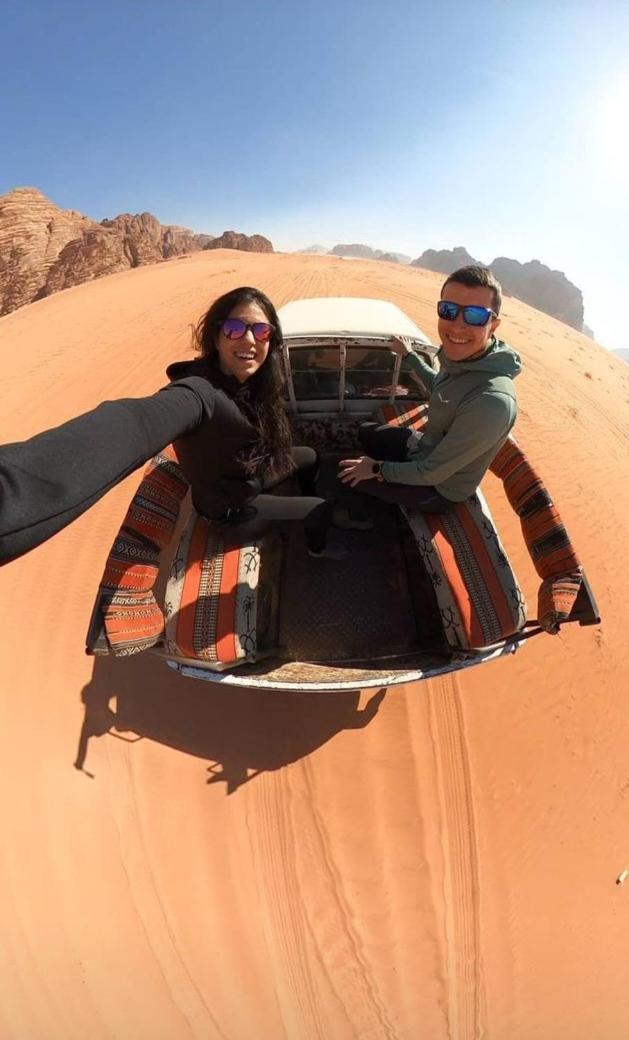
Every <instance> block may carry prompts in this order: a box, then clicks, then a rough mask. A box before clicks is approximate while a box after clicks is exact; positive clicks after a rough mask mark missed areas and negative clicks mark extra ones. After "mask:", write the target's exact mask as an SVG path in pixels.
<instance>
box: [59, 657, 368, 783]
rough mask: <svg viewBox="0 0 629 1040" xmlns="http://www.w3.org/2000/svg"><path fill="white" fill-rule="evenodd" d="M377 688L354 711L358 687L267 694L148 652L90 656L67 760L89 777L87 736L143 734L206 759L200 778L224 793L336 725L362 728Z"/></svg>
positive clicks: (301, 752)
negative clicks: (189, 673) (73, 752)
mask: <svg viewBox="0 0 629 1040" xmlns="http://www.w3.org/2000/svg"><path fill="white" fill-rule="evenodd" d="M385 693H386V691H385V690H384V689H382V690H379V691H378V692H377V693H375V694H374V695H373V696H372V697H371V698H370V699H369V701H368V702H367V704H366V705H365V707H364V708H363V709H362V710H360V709H359V696H360V694H359V692H358V691H341V692H334V693H309V692H308V693H300V692H297V693H295V692H289V691H280V692H271V691H266V690H259V689H248V688H241V687H238V686H226V685H221V684H215V683H207V682H204V681H203V680H198V679H188V678H184V677H182V676H180V675H179V674H178V673H177V672H175V671H174V670H173V669H171V668H168V667H167V665H166V663H165V662H164V661H163V660H160V659H159V657H157V656H155V655H153V654H150V653H142V654H136V655H134V656H132V657H128V658H114V657H96V658H95V661H94V672H93V675H92V679H91V681H90V682H89V683H88V684H87V686H85V687H84V689H83V691H82V701H83V704H84V705H85V716H84V719H83V725H82V727H81V733H80V737H79V743H78V750H77V757H76V761H75V763H74V764H75V766H76V768H77V769H80V770H82V771H83V772H85V773H87V775H88V776H91V775H92V774H91V773H89V772H88V770H87V769H86V768H85V763H86V760H87V753H88V746H89V742H90V740H91V739H92V738H94V737H102V736H104V735H105V734H110V735H112V736H118V737H120V738H121V739H128V740H138V739H141V738H147V739H150V740H155V741H158V742H159V743H160V744H165V745H167V746H168V747H172V748H176V749H177V750H179V751H183V752H185V753H186V754H188V755H194V756H196V757H198V758H202V759H205V760H207V761H209V762H210V763H211V764H210V766H209V768H208V772H209V773H210V776H209V778H208V781H207V782H208V783H209V784H214V783H218V782H224V783H225V786H226V793H227V794H231V793H232V792H233V791H236V790H237V789H238V787H240V786H241V785H242V784H244V783H246V782H247V781H249V780H251V779H253V778H254V777H255V776H257V775H258V774H259V773H262V772H265V771H269V770H274V769H280V768H281V767H282V766H284V765H288V764H289V763H291V762H296V761H297V760H298V759H300V758H303V757H304V756H306V755H309V754H310V753H311V752H312V751H314V750H315V749H316V748H318V747H321V745H323V744H325V743H326V742H327V741H328V740H330V739H331V738H332V737H333V736H334V735H335V734H336V733H339V732H340V731H341V730H344V729H359V728H362V727H363V726H367V725H368V724H369V723H370V722H371V720H372V719H373V718H374V716H375V714H376V712H377V711H378V708H379V706H380V704H381V703H382V700H383V699H384V696H385ZM114 704H115V708H114V707H113V705H114ZM125 734H127V735H126V736H125Z"/></svg>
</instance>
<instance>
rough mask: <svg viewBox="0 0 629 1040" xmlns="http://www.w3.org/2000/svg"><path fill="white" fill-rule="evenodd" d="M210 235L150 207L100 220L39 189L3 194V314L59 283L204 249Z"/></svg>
mask: <svg viewBox="0 0 629 1040" xmlns="http://www.w3.org/2000/svg"><path fill="white" fill-rule="evenodd" d="M211 238H212V236H211V235H195V234H194V233H193V232H192V231H189V230H188V229H187V228H181V227H177V226H174V225H173V226H171V225H162V224H160V223H159V221H157V220H156V219H155V217H153V216H152V215H151V214H150V213H141V214H138V215H135V216H134V215H132V214H130V213H123V214H121V215H120V216H118V217H114V218H113V219H112V220H103V221H102V222H101V223H100V224H99V223H97V222H96V221H94V220H90V219H89V218H88V217H84V216H83V215H82V214H81V213H77V212H75V211H74V210H62V209H60V208H59V207H58V206H56V205H55V204H54V202H51V201H50V199H47V198H46V196H45V195H43V194H42V192H41V191H39V190H38V189H37V188H16V189H15V190H14V191H11V192H9V193H8V194H7V195H3V196H1V197H0V314H8V313H9V312H10V311H14V310H16V308H18V307H22V306H23V305H24V304H26V303H30V302H31V301H32V300H38V299H41V298H42V297H44V296H49V295H50V294H51V293H53V292H57V291H58V290H59V289H67V288H68V287H69V286H71V285H78V284H80V283H81V282H87V281H90V280H91V279H93V278H100V277H101V276H102V275H106V274H113V273H114V272H115V271H123V270H125V269H127V268H129V267H138V266H140V265H143V264H154V263H160V262H161V261H162V260H167V259H169V258H170V257H172V256H179V255H181V254H183V253H192V252H195V251H197V250H200V249H203V248H204V247H205V246H206V245H207V244H208V242H210V241H211Z"/></svg>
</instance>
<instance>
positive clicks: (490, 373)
mask: <svg viewBox="0 0 629 1040" xmlns="http://www.w3.org/2000/svg"><path fill="white" fill-rule="evenodd" d="M437 357H438V359H439V364H440V368H439V371H438V372H435V371H434V369H432V368H431V367H430V365H428V364H427V362H425V361H424V360H422V358H420V357H418V356H417V355H416V354H409V356H408V360H409V362H410V365H411V368H412V369H413V370H414V371H415V372H416V374H417V375H418V376H419V378H420V379H421V381H422V383H424V385H425V386H426V389H427V390H428V391H429V392H430V399H429V402H428V404H429V407H428V422H427V423H426V426H425V427H424V431H423V436H421V437H420V438H417V437H414V436H413V437H411V438H410V439H409V447H408V457H409V461H408V462H385V463H384V464H383V466H382V476H383V477H384V479H385V480H386V481H390V482H391V483H394V484H426V485H430V486H431V487H435V488H436V489H437V491H438V492H439V493H440V494H441V495H443V496H444V498H449V499H450V500H451V501H452V502H462V501H463V500H464V499H466V498H468V497H469V496H470V495H472V494H473V493H474V492H475V491H476V488H477V487H478V485H479V484H480V482H481V480H482V478H483V477H484V475H485V473H486V472H487V469H488V468H489V465H490V463H491V461H492V460H493V458H494V456H495V454H496V452H497V451H498V448H500V446H501V445H502V444H504V442H505V440H506V439H507V434H508V433H509V430H510V429H511V427H512V426H513V424H514V422H515V420H516V416H517V413H518V404H517V400H516V396H515V390H514V387H513V379H514V378H515V377H516V376H517V375H518V374H519V372H520V371H521V369H522V364H521V361H520V358H519V355H518V354H516V352H515V351H514V350H512V349H511V347H509V346H507V344H506V343H503V342H502V340H496V339H495V338H494V339H492V341H491V343H490V346H489V348H488V349H487V350H486V351H485V353H484V354H482V355H481V357H479V358H476V359H475V360H473V361H471V360H468V361H450V360H448V358H447V357H446V356H445V354H444V352H443V348H442V349H441V350H440V351H439V353H438V355H437Z"/></svg>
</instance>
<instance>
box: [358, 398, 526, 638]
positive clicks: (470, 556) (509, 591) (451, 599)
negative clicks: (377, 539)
mask: <svg viewBox="0 0 629 1040" xmlns="http://www.w3.org/2000/svg"><path fill="white" fill-rule="evenodd" d="M376 417H377V418H378V419H380V420H381V421H384V422H387V423H389V425H391V426H402V427H408V428H410V429H411V430H412V431H414V432H415V433H418V434H419V435H420V436H421V430H422V429H423V427H424V426H425V425H426V422H427V421H428V406H427V404H425V403H421V404H417V402H410V401H409V402H408V403H405V402H396V403H395V404H387V405H383V406H381V407H380V408H379V409H378V412H377V416H376ZM401 511H402V513H403V514H404V515H405V516H406V519H407V521H408V524H409V526H410V528H411V531H412V532H413V536H414V538H415V541H416V543H417V546H418V549H419V552H420V554H421V557H422V559H423V561H424V565H425V567H426V570H427V572H428V576H429V577H430V579H431V581H432V584H433V588H434V590H435V595H436V597H437V603H438V605H439V610H440V612H441V620H442V624H443V629H444V633H445V636H446V639H447V641H448V643H449V644H450V646H452V647H453V648H456V649H459V650H468V649H471V648H480V647H484V646H491V645H492V644H493V643H498V642H500V641H501V640H503V639H506V638H507V637H508V636H511V635H513V634H514V633H515V632H518V631H519V630H520V629H521V628H522V626H523V625H524V623H525V621H526V604H525V602H524V597H523V595H522V590H521V588H520V586H519V584H518V582H517V579H516V577H515V574H514V573H513V570H512V569H511V565H510V563H509V561H508V559H507V555H506V553H505V551H504V549H503V546H502V543H501V541H500V539H499V537H498V533H497V531H496V528H495V526H494V522H493V519H492V516H491V513H490V511H489V507H488V505H487V502H486V501H485V498H484V496H483V495H482V493H481V492H480V491H477V492H476V494H474V495H472V496H471V498H468V499H466V501H465V502H460V503H458V504H457V505H456V506H455V507H454V508H453V509H452V510H450V511H449V512H447V513H441V514H438V513H421V512H420V511H419V510H415V509H406V508H402V509H401Z"/></svg>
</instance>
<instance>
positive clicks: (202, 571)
mask: <svg viewBox="0 0 629 1040" xmlns="http://www.w3.org/2000/svg"><path fill="white" fill-rule="evenodd" d="M218 530H220V529H217V528H216V526H215V525H212V524H209V523H208V522H207V520H205V519H204V518H203V517H202V516H199V515H198V513H196V512H194V511H193V513H192V516H191V518H190V521H189V523H188V526H187V528H186V530H185V532H184V534H183V536H182V539H181V541H180V543H179V547H178V550H177V553H176V554H175V557H174V559H173V563H172V566H171V572H170V578H169V580H168V585H167V588H166V601H165V606H164V609H165V613H166V619H167V620H166V649H167V651H168V652H169V653H170V654H174V655H177V656H180V657H186V658H198V659H199V660H203V661H206V662H208V663H214V664H216V665H218V666H221V665H222V666H223V667H226V666H227V665H230V664H238V663H241V662H243V661H245V660H249V661H252V660H255V659H256V651H257V638H256V612H257V590H258V578H259V574H260V543H259V542H252V543H251V544H249V545H244V546H237V545H236V546H234V545H230V544H228V543H226V542H225V541H224V540H223V538H222V537H221V535H220V534H219V533H217V531H218Z"/></svg>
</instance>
